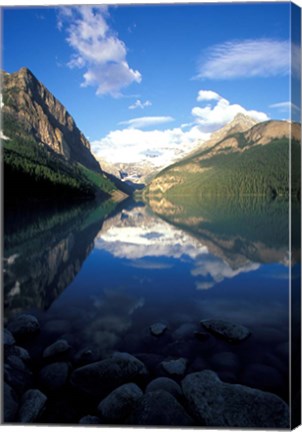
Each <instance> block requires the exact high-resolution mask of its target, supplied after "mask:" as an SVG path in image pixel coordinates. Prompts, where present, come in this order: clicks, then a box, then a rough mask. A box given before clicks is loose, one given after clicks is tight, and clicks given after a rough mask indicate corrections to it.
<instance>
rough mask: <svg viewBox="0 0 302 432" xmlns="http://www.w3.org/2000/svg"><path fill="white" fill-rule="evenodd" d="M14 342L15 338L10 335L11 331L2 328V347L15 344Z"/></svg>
mask: <svg viewBox="0 0 302 432" xmlns="http://www.w3.org/2000/svg"><path fill="white" fill-rule="evenodd" d="M15 343H16V341H15V338H14V336H13V335H12V333H11V332H10V331H9V330H7V329H4V330H3V345H4V347H7V346H12V345H15Z"/></svg>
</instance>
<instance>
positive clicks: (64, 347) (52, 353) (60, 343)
mask: <svg viewBox="0 0 302 432" xmlns="http://www.w3.org/2000/svg"><path fill="white" fill-rule="evenodd" d="M70 349H71V346H70V345H69V343H68V342H67V341H66V340H64V339H59V340H57V341H56V342H55V343H53V344H52V345H50V346H48V347H47V348H45V350H44V351H43V358H51V357H56V356H60V355H62V354H66V353H68V352H69V351H70Z"/></svg>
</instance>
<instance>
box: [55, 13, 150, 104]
mask: <svg viewBox="0 0 302 432" xmlns="http://www.w3.org/2000/svg"><path fill="white" fill-rule="evenodd" d="M108 17H109V13H108V10H107V8H106V7H104V6H98V7H91V6H77V7H63V8H60V10H59V14H58V28H59V29H60V30H62V29H63V28H65V29H66V32H67V39H66V40H67V42H68V44H69V46H70V47H71V48H72V49H73V50H74V53H73V55H72V58H71V59H70V61H69V63H68V66H69V67H70V68H83V69H85V72H84V74H83V78H84V81H83V83H82V84H81V85H82V86H83V87H86V86H95V87H96V88H97V91H96V93H97V94H98V95H104V94H109V95H111V96H113V97H119V96H120V95H121V90H122V89H123V88H124V87H127V86H128V85H130V84H131V83H133V82H137V83H140V82H141V79H142V77H141V74H140V72H139V71H137V70H134V69H131V68H130V66H129V64H128V63H127V60H126V55H127V48H126V45H125V43H124V42H123V41H122V40H120V39H119V38H118V35H117V34H116V33H115V32H114V31H113V29H111V28H110V26H109V25H108V23H107V18H108Z"/></svg>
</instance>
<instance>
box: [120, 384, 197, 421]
mask: <svg viewBox="0 0 302 432" xmlns="http://www.w3.org/2000/svg"><path fill="white" fill-rule="evenodd" d="M126 424H128V425H146V426H147V425H148V426H152V425H154V426H191V425H192V424H193V421H192V419H191V417H190V416H189V415H188V414H187V412H186V411H185V409H184V408H183V407H182V405H180V403H179V402H178V401H177V400H176V399H175V398H174V397H173V396H172V395H171V394H170V393H167V392H166V391H163V390H159V391H154V392H149V393H146V394H145V395H144V396H143V397H142V398H141V399H139V400H138V402H137V404H136V406H135V408H134V411H133V413H132V414H131V415H130V416H129V418H128V419H127V421H126Z"/></svg>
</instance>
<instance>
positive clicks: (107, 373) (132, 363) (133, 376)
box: [70, 353, 148, 397]
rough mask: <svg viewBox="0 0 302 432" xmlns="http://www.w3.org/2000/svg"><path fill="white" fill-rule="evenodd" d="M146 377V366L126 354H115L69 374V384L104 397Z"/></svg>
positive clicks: (90, 393)
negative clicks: (122, 386) (123, 385)
mask: <svg viewBox="0 0 302 432" xmlns="http://www.w3.org/2000/svg"><path fill="white" fill-rule="evenodd" d="M147 376H148V371H147V369H146V366H145V365H144V364H143V363H142V362H141V361H140V360H138V359H137V358H135V357H134V356H132V355H130V354H128V353H115V354H113V355H112V356H111V357H108V358H106V359H104V360H101V361H98V362H95V363H91V364H88V365H86V366H82V367H80V368H78V369H75V370H74V371H73V373H72V374H71V380H70V381H71V384H72V385H73V386H74V387H75V388H77V389H78V390H80V391H82V392H85V393H87V394H89V395H92V396H100V397H102V396H105V395H107V394H108V393H110V392H111V391H112V390H114V389H115V388H117V387H119V386H121V385H122V384H126V383H129V382H138V383H139V382H140V381H141V380H144V379H145V378H146V377H147Z"/></svg>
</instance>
